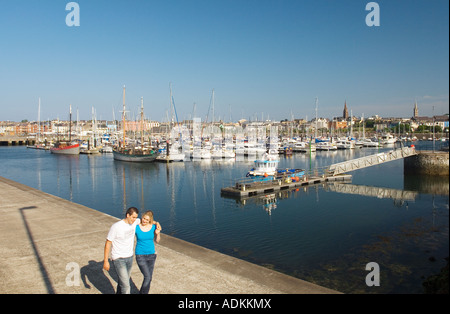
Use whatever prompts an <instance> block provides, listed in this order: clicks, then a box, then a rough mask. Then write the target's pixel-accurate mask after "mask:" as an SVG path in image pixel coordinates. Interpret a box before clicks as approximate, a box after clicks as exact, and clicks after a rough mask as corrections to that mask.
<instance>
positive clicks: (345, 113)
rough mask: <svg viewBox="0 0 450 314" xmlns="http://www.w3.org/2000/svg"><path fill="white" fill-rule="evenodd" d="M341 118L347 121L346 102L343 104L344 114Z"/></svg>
mask: <svg viewBox="0 0 450 314" xmlns="http://www.w3.org/2000/svg"><path fill="white" fill-rule="evenodd" d="M343 118H344V119H345V120H347V119H348V109H347V100H346V101H345V104H344V114H343Z"/></svg>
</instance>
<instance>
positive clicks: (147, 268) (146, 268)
mask: <svg viewBox="0 0 450 314" xmlns="http://www.w3.org/2000/svg"><path fill="white" fill-rule="evenodd" d="M155 261H156V254H147V255H136V262H137V264H138V266H139V269H140V270H141V273H142V274H143V275H144V281H143V282H142V287H141V290H140V291H139V293H141V294H148V292H149V291H150V283H151V282H152V276H153V268H154V267H155Z"/></svg>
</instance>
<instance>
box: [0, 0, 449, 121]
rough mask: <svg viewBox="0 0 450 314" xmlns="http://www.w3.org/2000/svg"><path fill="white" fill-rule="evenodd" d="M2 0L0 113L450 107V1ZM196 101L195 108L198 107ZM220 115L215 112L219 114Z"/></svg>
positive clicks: (275, 115) (387, 112)
mask: <svg viewBox="0 0 450 314" xmlns="http://www.w3.org/2000/svg"><path fill="white" fill-rule="evenodd" d="M69 2H70V1H67V0H39V1H37V0H0V6H1V10H0V86H1V87H0V92H1V97H0V107H1V110H0V120H11V121H20V120H22V119H28V120H36V119H37V116H38V98H39V97H40V98H41V120H46V119H53V118H57V117H59V118H60V119H68V111H69V104H72V107H73V111H74V114H75V112H76V110H77V108H78V112H79V117H80V119H90V118H91V117H92V115H91V112H92V107H94V108H95V110H96V115H97V119H112V117H113V112H114V113H115V117H116V118H118V119H119V118H120V114H121V113H120V110H121V108H122V88H123V85H126V92H127V94H126V103H127V107H128V109H129V111H130V117H131V118H134V117H135V116H136V115H137V114H138V111H139V109H138V108H139V106H140V99H141V97H144V108H145V115H146V117H149V118H151V119H154V120H159V121H164V120H166V112H167V111H168V109H169V105H170V102H169V83H170V82H171V83H172V90H173V97H174V100H175V105H176V110H177V113H178V118H179V119H180V120H181V119H183V118H191V117H192V115H193V114H194V109H195V115H196V116H198V117H201V118H202V119H203V120H204V119H205V118H206V116H207V113H208V109H209V107H210V102H211V92H212V89H214V90H215V119H216V120H217V119H219V118H221V119H223V120H226V121H228V120H230V118H231V119H232V120H233V121H236V120H238V119H241V118H245V119H249V118H251V119H256V118H257V119H259V120H260V119H262V118H264V119H267V118H270V119H272V120H279V119H284V118H289V119H290V118H291V117H292V116H293V117H294V118H308V120H310V119H311V118H313V117H314V116H315V98H316V97H318V115H319V116H320V117H327V118H332V117H335V116H342V111H343V107H344V102H345V101H346V102H347V106H348V109H349V111H350V110H351V112H352V113H353V115H355V116H361V115H362V114H364V116H365V117H369V116H371V115H375V114H378V115H380V116H384V117H387V116H391V117H411V116H412V113H413V106H414V101H417V103H418V106H419V114H420V115H428V116H431V115H433V113H434V114H444V113H448V104H449V13H448V12H449V2H448V0H404V1H400V0H389V1H387V0H385V1H376V2H377V3H378V4H379V7H380V26H379V27H375V26H374V27H368V26H367V25H366V23H365V20H366V15H367V14H369V11H366V10H365V7H366V4H367V3H368V2H370V1H366V0H365V1H362V0H339V1H336V0H314V1H313V0H308V1H306V0H304V1H303V0H154V1H151V0H128V1H125V0H110V1H106V0H79V1H76V2H77V3H78V4H79V6H80V26H79V27H68V26H67V25H66V23H65V20H66V15H67V14H69V11H66V10H65V7H66V4H67V3H69ZM194 103H195V106H194ZM209 120H211V113H210V116H209Z"/></svg>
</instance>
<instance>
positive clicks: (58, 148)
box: [50, 105, 80, 155]
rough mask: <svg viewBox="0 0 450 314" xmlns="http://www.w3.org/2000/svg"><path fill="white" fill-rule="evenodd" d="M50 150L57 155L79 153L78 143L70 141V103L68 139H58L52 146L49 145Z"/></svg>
mask: <svg viewBox="0 0 450 314" xmlns="http://www.w3.org/2000/svg"><path fill="white" fill-rule="evenodd" d="M50 152H51V153H52V154H58V155H79V154H80V143H73V142H72V105H70V110H69V140H68V141H60V140H58V141H57V142H56V143H55V144H54V145H53V147H50Z"/></svg>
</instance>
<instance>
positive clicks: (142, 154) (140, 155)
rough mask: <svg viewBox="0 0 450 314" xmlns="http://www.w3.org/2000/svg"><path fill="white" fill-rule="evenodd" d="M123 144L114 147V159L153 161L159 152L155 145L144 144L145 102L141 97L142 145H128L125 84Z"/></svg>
mask: <svg viewBox="0 0 450 314" xmlns="http://www.w3.org/2000/svg"><path fill="white" fill-rule="evenodd" d="M122 125H123V127H122V129H123V141H122V144H120V143H119V146H117V147H115V148H113V156H114V160H119V161H131V162H153V161H155V159H156V157H158V155H159V153H158V151H157V150H156V149H153V147H145V146H144V102H143V99H142V98H141V146H135V145H132V146H127V145H126V141H125V135H126V124H125V86H124V87H123V112H122Z"/></svg>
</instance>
